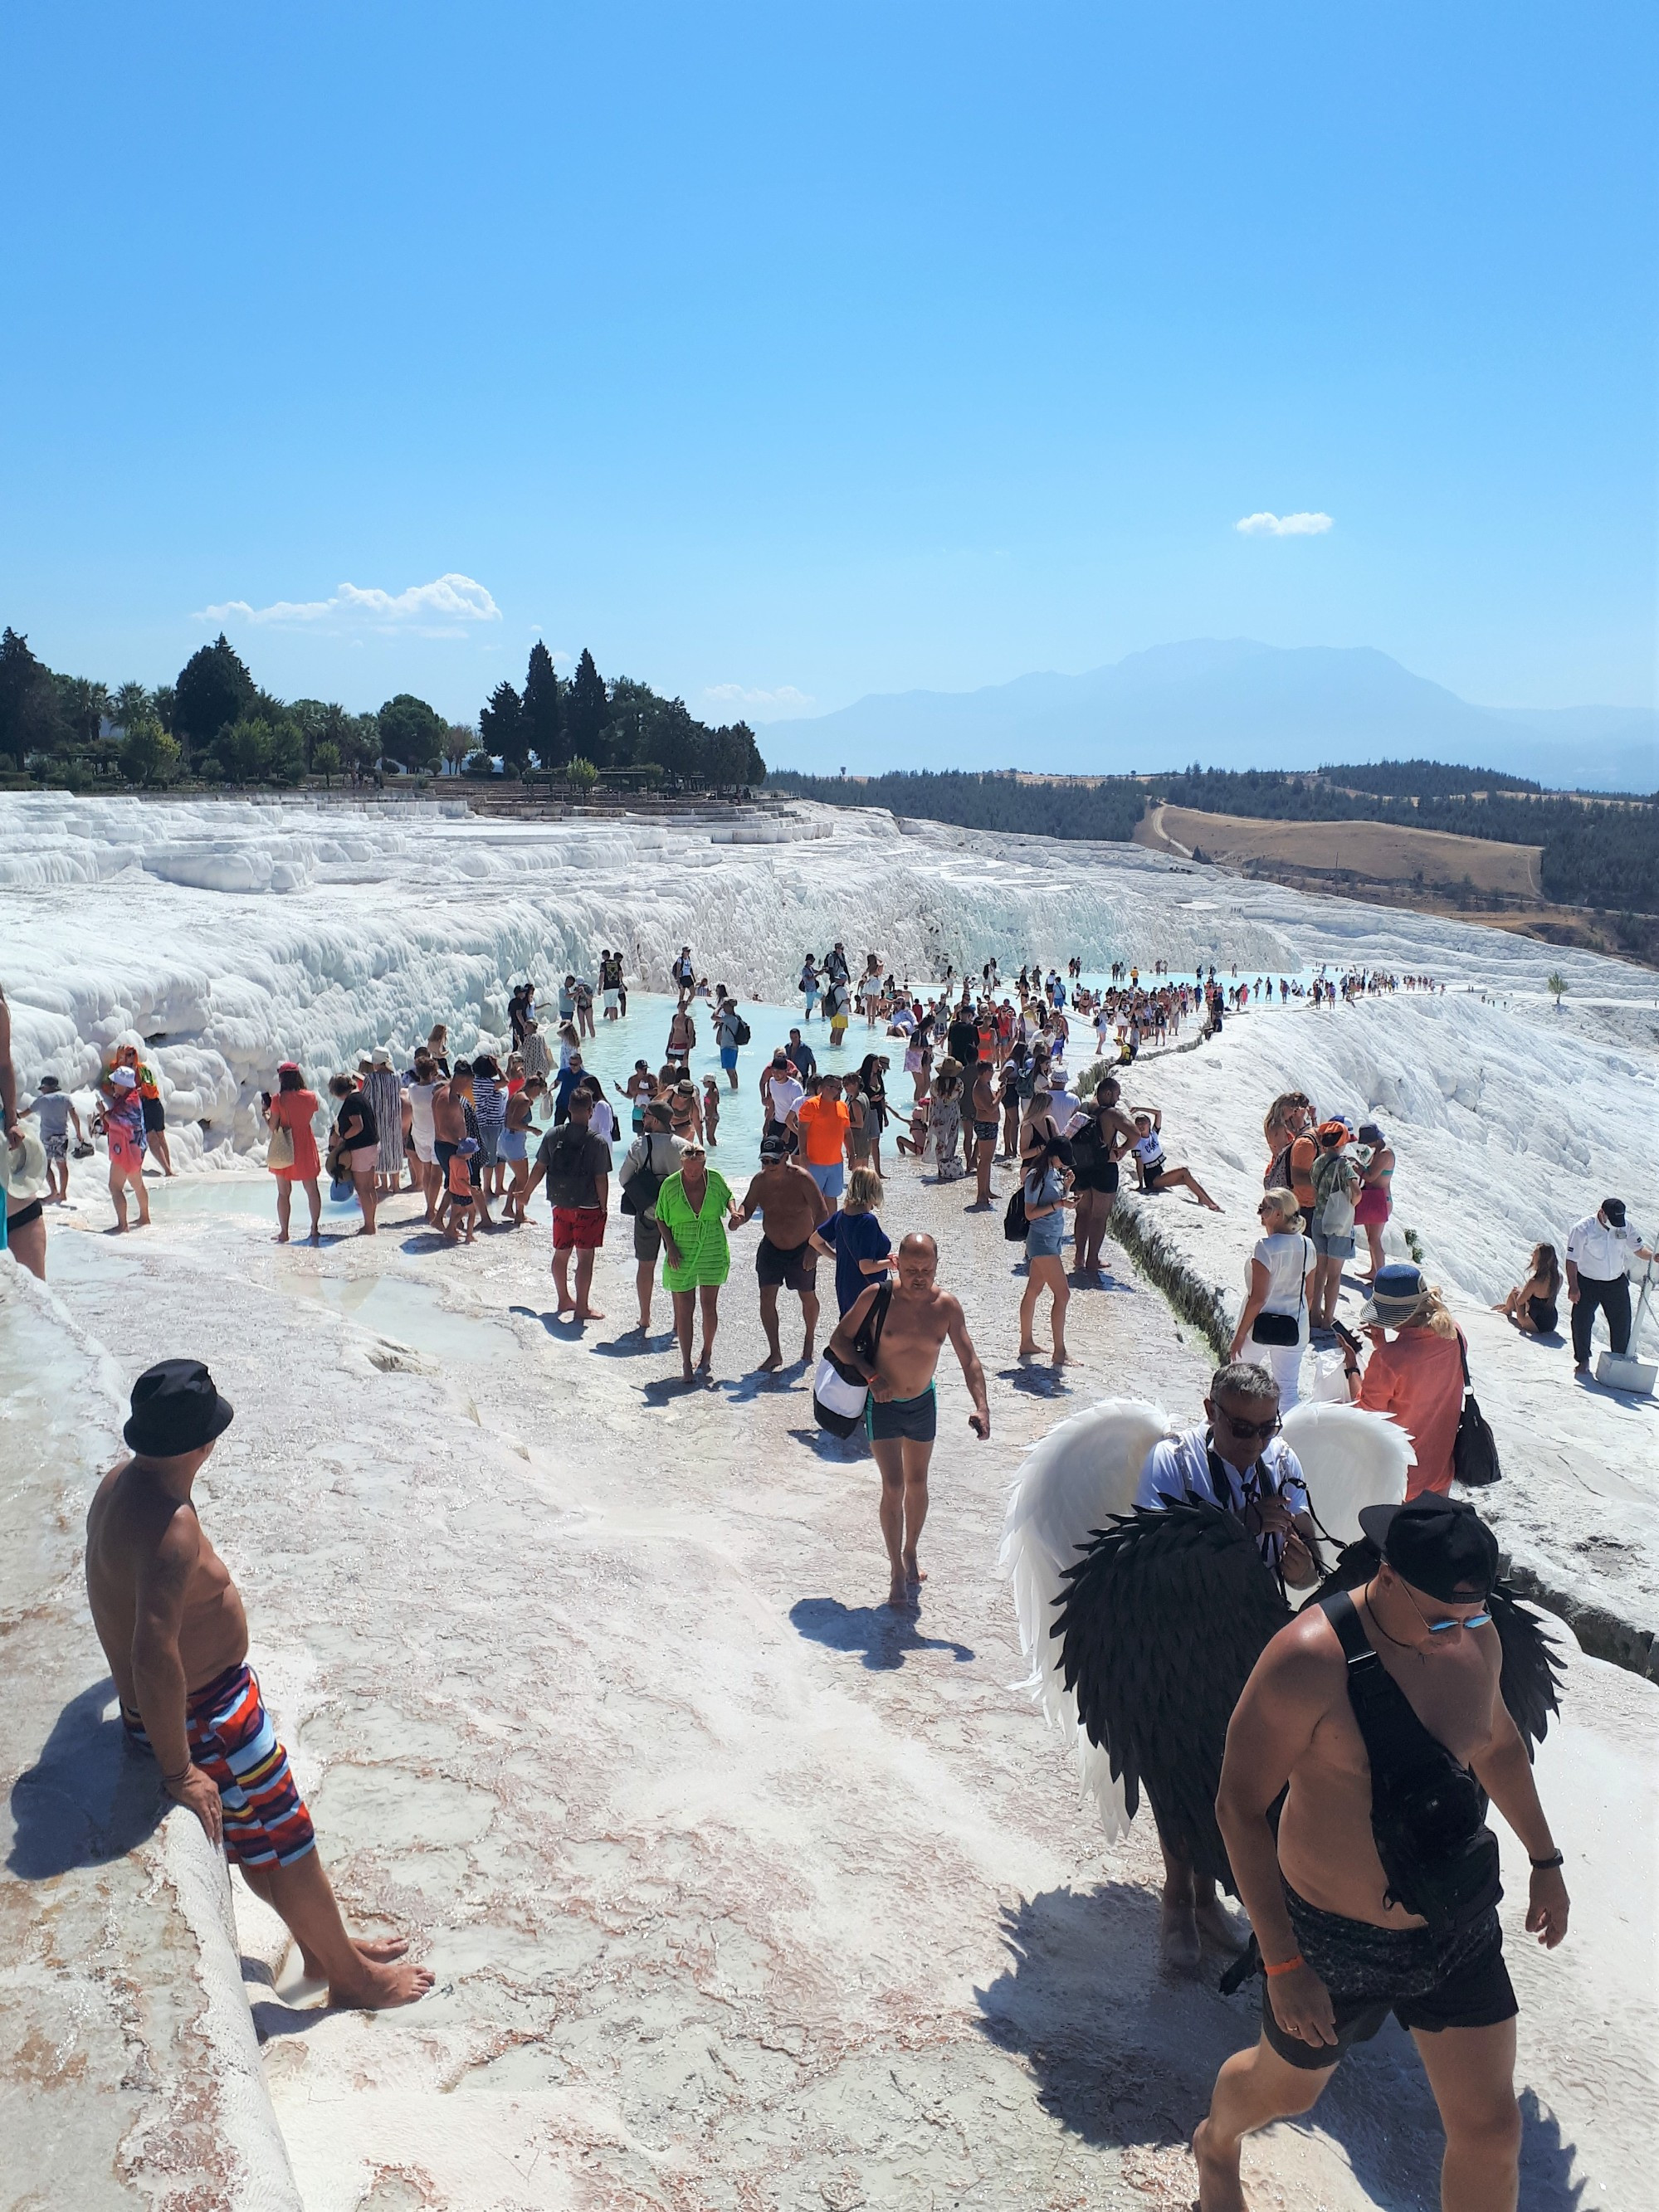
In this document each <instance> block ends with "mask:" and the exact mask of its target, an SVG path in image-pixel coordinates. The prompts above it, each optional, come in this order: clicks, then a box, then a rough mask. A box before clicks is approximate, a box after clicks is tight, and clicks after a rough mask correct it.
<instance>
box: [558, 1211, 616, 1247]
mask: <svg viewBox="0 0 1659 2212" xmlns="http://www.w3.org/2000/svg"><path fill="white" fill-rule="evenodd" d="M604 1242H605V1216H604V1214H603V1213H601V1212H600V1211H599V1207H598V1206H555V1207H554V1209H553V1249H554V1250H555V1251H556V1252H597V1251H598V1250H599V1247H600V1245H601V1244H603V1243H604Z"/></svg>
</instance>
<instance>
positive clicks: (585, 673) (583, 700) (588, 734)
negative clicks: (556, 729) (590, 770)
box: [563, 646, 611, 761]
mask: <svg viewBox="0 0 1659 2212" xmlns="http://www.w3.org/2000/svg"><path fill="white" fill-rule="evenodd" d="M610 720H611V702H610V699H609V698H608V697H607V696H606V694H605V678H603V677H602V676H601V675H600V673H599V670H598V669H597V668H596V667H595V666H594V665H593V656H592V653H590V652H589V651H588V649H587V647H586V646H584V647H582V654H581V659H580V660H579V661H578V662H577V663H576V672H575V674H574V676H573V677H572V678H571V679H570V689H569V690H568V692H567V693H566V695H565V702H564V739H563V742H564V745H565V748H566V750H567V751H568V752H573V753H580V754H581V756H582V757H583V758H584V759H585V760H591V761H604V760H606V759H608V758H609V757H610V756H609V750H608V748H607V745H606V743H605V737H606V726H607V725H608V723H609V722H610Z"/></svg>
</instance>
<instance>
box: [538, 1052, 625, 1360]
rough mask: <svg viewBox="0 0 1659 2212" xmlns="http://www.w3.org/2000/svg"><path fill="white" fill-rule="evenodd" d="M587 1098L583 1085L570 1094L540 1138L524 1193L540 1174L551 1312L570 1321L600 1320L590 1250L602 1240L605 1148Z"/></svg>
mask: <svg viewBox="0 0 1659 2212" xmlns="http://www.w3.org/2000/svg"><path fill="white" fill-rule="evenodd" d="M592 1114H593V1101H592V1097H590V1096H589V1094H588V1093H587V1092H586V1091H583V1090H580V1089H578V1090H576V1091H572V1092H571V1094H570V1107H569V1112H568V1115H567V1116H566V1118H565V1120H564V1121H562V1122H560V1123H559V1124H558V1125H557V1127H555V1128H551V1129H550V1130H549V1131H548V1133H547V1134H546V1135H545V1136H544V1138H543V1139H542V1141H541V1146H540V1149H539V1150H538V1152H537V1154H536V1164H535V1166H534V1168H533V1169H532V1170H531V1176H530V1186H529V1188H528V1190H526V1193H525V1199H526V1203H528V1201H529V1200H530V1198H531V1196H532V1194H534V1191H535V1188H536V1186H537V1184H538V1182H541V1180H542V1178H543V1176H545V1177H546V1178H547V1194H548V1196H549V1197H550V1199H551V1200H552V1201H553V1279H554V1282H555V1284H556V1285H557V1289H558V1304H557V1311H558V1312H559V1313H560V1314H563V1313H565V1312H567V1311H568V1313H569V1315H570V1317H571V1319H572V1320H573V1321H603V1320H604V1319H605V1315H604V1313H603V1311H602V1310H600V1309H599V1307H598V1306H596V1305H595V1304H593V1303H592V1295H591V1294H592V1286H593V1255H594V1254H595V1253H596V1252H597V1251H598V1250H599V1247H600V1246H601V1245H602V1244H603V1243H604V1242H605V1208H606V1206H607V1205H608V1204H609V1202H610V1191H611V1147H610V1146H609V1145H607V1144H605V1142H604V1140H603V1139H601V1138H599V1137H596V1136H595V1135H594V1134H593V1132H592V1127H591V1123H592ZM573 1253H574V1255H575V1259H576V1291H575V1295H574V1297H572V1295H571V1291H570V1258H571V1255H572V1254H573Z"/></svg>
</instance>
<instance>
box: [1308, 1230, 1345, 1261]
mask: <svg viewBox="0 0 1659 2212" xmlns="http://www.w3.org/2000/svg"><path fill="white" fill-rule="evenodd" d="M1308 1241H1309V1243H1310V1244H1311V1245H1312V1246H1313V1248H1314V1250H1315V1251H1316V1252H1317V1253H1318V1255H1319V1256H1320V1258H1321V1259H1322V1260H1352V1257H1353V1231H1352V1229H1348V1230H1345V1231H1343V1233H1342V1234H1341V1236H1340V1237H1329V1236H1327V1234H1326V1233H1325V1231H1323V1230H1322V1229H1310V1230H1309V1231H1308Z"/></svg>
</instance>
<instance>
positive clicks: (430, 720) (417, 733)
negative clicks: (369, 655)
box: [380, 691, 447, 775]
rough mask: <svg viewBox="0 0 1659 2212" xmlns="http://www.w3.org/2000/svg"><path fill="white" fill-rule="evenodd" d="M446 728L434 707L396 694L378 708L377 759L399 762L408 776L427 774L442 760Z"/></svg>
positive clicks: (408, 695)
mask: <svg viewBox="0 0 1659 2212" xmlns="http://www.w3.org/2000/svg"><path fill="white" fill-rule="evenodd" d="M446 728H447V723H446V722H445V720H444V719H443V717H442V715H441V714H439V712H438V710H437V708H435V707H428V705H427V703H426V701H425V700H424V699H417V698H416V696H415V695H414V693H413V692H412V691H399V692H398V696H397V697H396V698H395V699H388V700H387V701H386V704H385V706H384V707H382V708H381V709H380V757H381V759H382V760H391V761H397V762H399V763H401V764H402V766H403V767H404V768H405V769H409V771H410V774H411V775H420V774H422V773H425V774H429V773H430V772H431V771H432V769H435V768H436V767H437V765H438V763H439V762H440V761H441V759H442V757H443V742H444V731H445V730H446Z"/></svg>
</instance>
